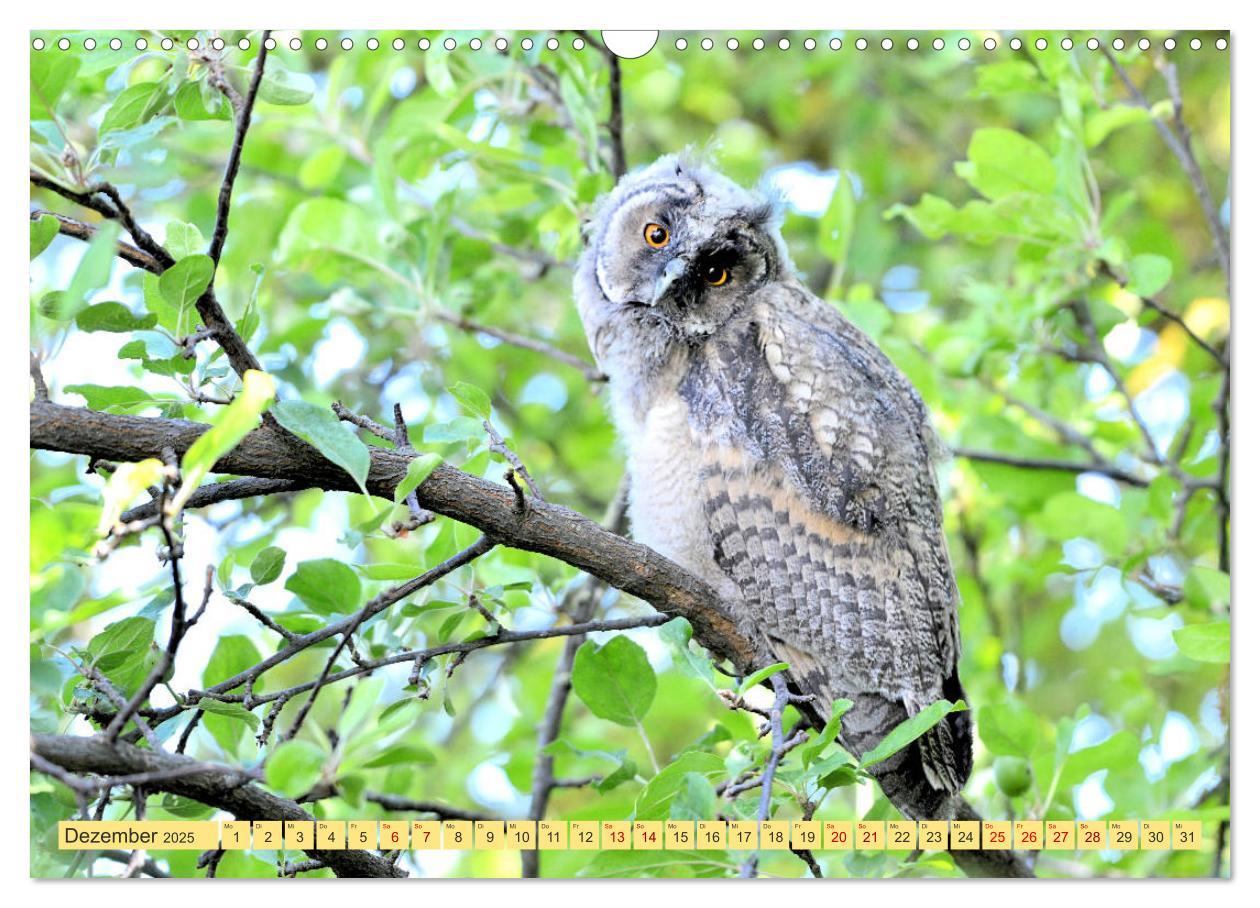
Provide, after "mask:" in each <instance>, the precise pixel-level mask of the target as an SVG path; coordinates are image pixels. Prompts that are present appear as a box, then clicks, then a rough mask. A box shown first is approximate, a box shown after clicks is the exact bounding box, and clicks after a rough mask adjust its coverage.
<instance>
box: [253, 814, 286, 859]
mask: <svg viewBox="0 0 1260 908" xmlns="http://www.w3.org/2000/svg"><path fill="white" fill-rule="evenodd" d="M249 825H250V829H251V830H252V831H253V842H252V843H251V844H250V848H251V849H252V850H254V851H279V850H280V849H281V848H283V847H284V824H282V823H281V822H280V821H279V820H255V821H254V822H252V823H250V824H249Z"/></svg>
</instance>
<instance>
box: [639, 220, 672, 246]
mask: <svg viewBox="0 0 1260 908" xmlns="http://www.w3.org/2000/svg"><path fill="white" fill-rule="evenodd" d="M643 239H645V240H647V244H648V245H649V246H651V247H652V248H653V249H661V248H663V247H664V246H666V245H667V244H668V243H669V230H668V229H666V228H665V227H663V226H662V225H660V224H648V225H647V226H646V227H644V228H643Z"/></svg>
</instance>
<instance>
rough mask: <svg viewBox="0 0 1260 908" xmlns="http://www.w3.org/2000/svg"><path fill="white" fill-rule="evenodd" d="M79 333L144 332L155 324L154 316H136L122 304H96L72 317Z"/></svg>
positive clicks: (155, 318) (155, 317)
mask: <svg viewBox="0 0 1260 908" xmlns="http://www.w3.org/2000/svg"><path fill="white" fill-rule="evenodd" d="M74 323H75V324H76V325H78V327H79V330H80V331H112V332H115V333H122V332H128V331H144V330H147V329H149V328H152V327H153V326H154V325H156V324H157V316H156V315H149V314H146V315H136V314H134V313H133V312H132V311H131V310H130V309H128V308H127V307H126V306H124V305H123V304H122V303H97V304H96V305H95V306H88V307H87V308H86V309H80V310H79V312H78V314H77V315H75V317H74Z"/></svg>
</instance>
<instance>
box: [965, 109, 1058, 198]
mask: <svg viewBox="0 0 1260 908" xmlns="http://www.w3.org/2000/svg"><path fill="white" fill-rule="evenodd" d="M967 163H968V164H970V167H968V168H963V169H962V175H963V176H964V178H965V179H966V180H967V181H968V182H969V183H971V185H972V186H973V187H975V189H976V191H977V192H979V193H980V194H981V195H983V196H985V197H986V198H989V199H1000V198H1002V197H1003V196H1007V195H1010V194H1012V193H1016V192H1034V193H1038V194H1041V195H1048V194H1049V193H1051V192H1053V191H1054V185H1055V180H1056V173H1055V168H1054V160H1053V159H1052V158H1051V157H1050V155H1048V154H1047V153H1046V152H1045V150H1044V149H1043V148H1042V147H1041V146H1040V145H1038V144H1037V143H1036V142H1034V141H1033V140H1032V139H1029V138H1028V137H1026V136H1023V135H1021V134H1020V133H1018V132H1015V131H1014V130H1012V129H1002V128H998V127H986V128H984V129H977V130H976V131H975V133H973V134H972V136H971V144H970V145H968V147H967Z"/></svg>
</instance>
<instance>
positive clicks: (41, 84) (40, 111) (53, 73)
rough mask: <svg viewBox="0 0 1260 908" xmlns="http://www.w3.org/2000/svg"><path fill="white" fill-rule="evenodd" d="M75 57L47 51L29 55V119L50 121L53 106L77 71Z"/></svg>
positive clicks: (76, 57) (56, 51)
mask: <svg viewBox="0 0 1260 908" xmlns="http://www.w3.org/2000/svg"><path fill="white" fill-rule="evenodd" d="M81 62H82V60H81V58H80V57H79V55H78V54H70V53H64V52H62V51H60V50H53V49H52V48H51V47H49V48H48V49H46V50H43V51H36V52H33V53H32V54H31V98H30V102H31V119H32V120H51V119H53V114H54V112H55V111H56V109H57V102H58V101H60V100H61V96H62V94H63V93H64V92H65V90H66V86H68V85H69V84H70V83H71V82H72V81H73V80H74V77H75V75H76V74H77V73H78V71H79V65H80V63H81Z"/></svg>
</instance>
